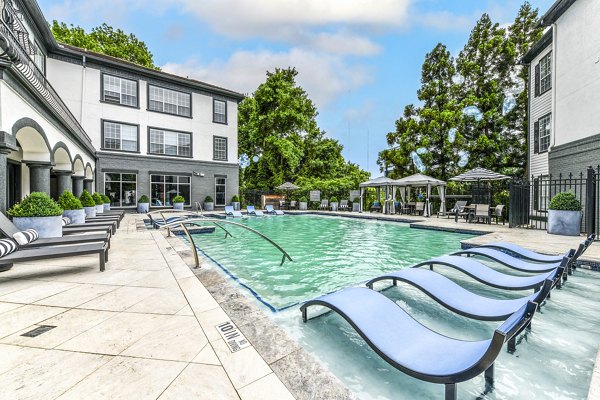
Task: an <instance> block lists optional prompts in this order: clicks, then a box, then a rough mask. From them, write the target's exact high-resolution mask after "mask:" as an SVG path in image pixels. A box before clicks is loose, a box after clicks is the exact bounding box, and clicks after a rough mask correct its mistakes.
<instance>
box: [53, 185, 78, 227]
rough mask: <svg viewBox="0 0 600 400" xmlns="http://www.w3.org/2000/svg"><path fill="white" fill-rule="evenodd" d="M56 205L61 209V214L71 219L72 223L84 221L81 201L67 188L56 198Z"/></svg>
mask: <svg viewBox="0 0 600 400" xmlns="http://www.w3.org/2000/svg"><path fill="white" fill-rule="evenodd" d="M58 205H59V206H60V208H62V209H63V214H62V215H63V216H64V217H67V218H69V219H70V220H71V223H73V224H84V223H85V211H84V210H83V205H82V204H81V201H80V200H79V199H78V198H77V197H75V195H74V194H73V193H71V192H69V191H68V190H65V191H64V192H63V193H62V194H61V195H60V197H59V198H58Z"/></svg>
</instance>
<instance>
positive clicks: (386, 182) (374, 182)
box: [358, 176, 396, 187]
mask: <svg viewBox="0 0 600 400" xmlns="http://www.w3.org/2000/svg"><path fill="white" fill-rule="evenodd" d="M394 182H396V181H395V180H394V179H392V178H388V177H387V176H380V177H379V178H375V179H370V180H368V181H366V182H363V183H361V184H360V185H358V186H359V187H378V186H391V185H393V184H394Z"/></svg>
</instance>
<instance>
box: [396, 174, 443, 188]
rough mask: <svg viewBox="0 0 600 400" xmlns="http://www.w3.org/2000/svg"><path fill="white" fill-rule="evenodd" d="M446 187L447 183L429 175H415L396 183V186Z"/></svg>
mask: <svg viewBox="0 0 600 400" xmlns="http://www.w3.org/2000/svg"><path fill="white" fill-rule="evenodd" d="M428 185H430V186H445V185H446V182H444V181H441V180H439V179H435V178H432V177H431V176H428V175H423V174H414V175H411V176H407V177H404V178H402V179H398V180H397V181H394V186H428Z"/></svg>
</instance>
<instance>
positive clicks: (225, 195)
mask: <svg viewBox="0 0 600 400" xmlns="http://www.w3.org/2000/svg"><path fill="white" fill-rule="evenodd" d="M217 179H224V180H225V183H223V184H217ZM217 186H223V188H224V189H225V190H224V191H223V199H224V200H223V204H219V203H217V198H218V197H217ZM226 204H227V177H225V176H215V206H224V205H226Z"/></svg>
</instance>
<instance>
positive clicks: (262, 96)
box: [238, 68, 369, 190]
mask: <svg viewBox="0 0 600 400" xmlns="http://www.w3.org/2000/svg"><path fill="white" fill-rule="evenodd" d="M297 75H298V72H297V71H296V69H295V68H286V69H279V68H277V69H276V70H275V71H274V72H267V79H266V81H265V82H264V83H262V84H260V85H259V86H258V88H257V89H256V91H255V92H254V93H253V94H252V96H248V97H246V98H245V99H244V100H243V101H242V102H241V103H240V105H239V108H238V111H239V113H238V114H239V115H238V135H239V137H238V146H239V153H240V154H241V155H244V157H245V158H247V159H248V163H249V164H248V166H246V168H243V169H242V173H241V177H242V186H243V189H260V190H265V189H273V188H274V187H276V186H278V185H280V184H282V183H283V182H285V181H294V182H296V184H299V185H301V186H303V187H305V188H307V189H308V188H317V189H318V188H319V187H318V186H319V185H322V186H331V185H332V182H331V181H332V180H336V179H344V180H345V182H344V185H346V184H347V183H348V182H349V181H351V182H352V186H353V188H356V187H357V186H358V183H359V182H360V181H361V180H366V179H367V178H368V176H369V174H368V173H366V172H364V171H362V170H360V168H358V167H357V166H356V165H354V164H351V163H347V162H346V161H345V160H344V158H343V156H342V149H343V147H342V145H341V144H340V143H339V142H338V141H337V140H334V139H332V138H328V137H326V136H325V132H323V131H322V130H321V129H319V127H318V125H317V122H316V117H317V115H318V112H317V109H316V107H315V105H314V104H313V102H312V100H310V98H309V97H308V95H307V93H306V92H305V91H304V89H302V88H301V87H300V86H299V85H298V84H297V83H296V76H297ZM338 183H342V182H338Z"/></svg>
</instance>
